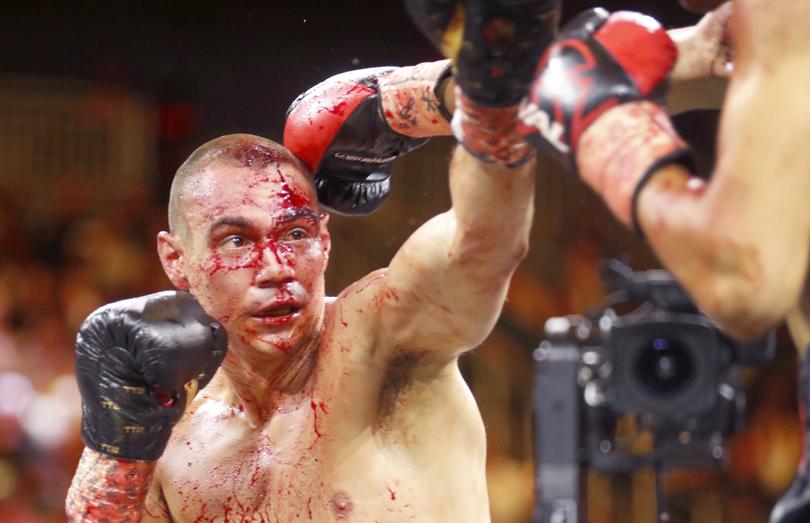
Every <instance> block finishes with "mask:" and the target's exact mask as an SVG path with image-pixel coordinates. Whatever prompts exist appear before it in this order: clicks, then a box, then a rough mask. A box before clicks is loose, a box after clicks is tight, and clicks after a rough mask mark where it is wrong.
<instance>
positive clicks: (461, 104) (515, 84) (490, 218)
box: [382, 1, 557, 360]
mask: <svg viewBox="0 0 810 523" xmlns="http://www.w3.org/2000/svg"><path fill="white" fill-rule="evenodd" d="M438 3H439V2H430V1H427V2H425V1H413V2H408V3H407V5H408V6H409V8H410V11H411V15H412V17H413V18H414V20H415V21H416V22H417V24H418V25H420V27H421V28H422V29H423V31H424V32H425V33H426V34H427V35H428V37H430V38H431V40H433V41H434V43H436V44H437V46H439V47H440V48H442V49H443V51H444V52H445V53H446V54H447V55H448V56H451V57H452V58H453V61H454V64H455V68H456V71H455V81H456V83H457V85H458V87H457V88H456V92H455V95H456V96H455V101H456V112H455V115H454V118H453V131H454V134H455V136H456V138H457V139H458V140H459V142H460V144H461V145H460V146H459V147H457V148H456V150H455V151H454V154H453V158H452V161H451V163H450V172H449V175H450V195H451V198H452V208H451V209H450V210H449V211H447V212H446V213H444V214H441V215H439V216H437V217H435V218H433V219H432V220H430V221H428V222H427V223H426V224H425V225H423V226H422V227H421V228H419V229H418V230H417V231H416V232H415V233H414V234H413V235H412V236H411V238H409V239H408V241H407V242H406V243H405V244H404V245H403V246H402V248H401V249H400V251H399V252H398V253H397V254H396V256H395V257H394V259H393V260H392V262H391V265H390V267H389V271H388V280H387V290H388V296H393V299H387V300H386V301H385V307H386V308H385V309H384V310H383V315H382V318H383V321H384V322H385V324H384V325H385V332H386V333H387V335H388V336H391V337H393V339H392V340H391V344H392V345H394V346H397V347H400V348H403V349H412V350H418V351H421V352H424V353H427V354H432V355H435V356H436V357H438V358H439V359H445V360H450V359H452V358H455V357H456V356H457V355H458V354H459V353H461V352H463V351H465V350H469V349H472V348H474V347H476V346H477V345H478V344H480V343H481V342H482V341H483V339H484V337H485V336H487V335H488V334H489V333H490V331H491V330H492V328H493V326H494V324H495V321H496V320H497V318H498V316H499V314H500V311H501V308H502V306H503V303H504V300H505V297H506V292H507V289H508V286H509V281H510V278H511V276H512V273H513V271H514V270H515V268H516V267H517V265H518V263H519V262H520V261H521V260H522V259H523V257H524V256H525V254H526V252H527V249H528V237H529V230H530V227H531V222H532V213H533V198H534V161H533V160H531V161H530V158H531V157H532V156H533V152H532V151H531V149H530V148H529V146H528V144H527V143H526V142H525V140H524V139H523V136H522V135H521V133H520V132H519V125H518V119H517V115H518V110H519V103H520V101H521V99H522V98H523V97H524V96H525V93H526V90H527V88H528V84H529V82H530V81H531V75H532V70H533V68H534V64H536V62H537V61H538V60H539V55H540V54H541V53H542V51H543V50H544V49H545V47H546V45H547V43H548V42H549V41H550V39H551V38H552V36H553V33H554V30H555V24H556V17H557V12H556V8H557V6H556V3H555V2H549V1H537V2H522V4H521V5H520V6H519V7H516V6H514V5H510V4H509V3H508V2H491V3H489V4H487V3H486V2H468V3H465V4H464V5H465V8H466V11H464V20H463V22H458V24H457V26H455V28H454V27H453V24H448V26H443V25H442V24H441V23H439V22H437V21H441V20H449V19H451V17H450V16H449V14H448V13H446V12H443V11H441V9H439V8H437V7H436V4H438ZM459 4H460V3H459ZM454 7H457V6H454ZM457 14H458V12H456V15H457ZM498 24H503V25H500V26H499V25H498ZM505 26H508V27H505ZM493 27H500V28H501V29H503V30H504V33H503V34H502V35H499V36H497V37H493V35H491V34H489V33H487V31H491V30H494V29H493ZM507 34H509V36H506V35H507ZM454 37H455V38H454ZM498 38H501V39H500V40H499V39H498ZM454 40H455V41H457V42H459V43H460V46H459V48H458V49H452V48H449V47H448V45H447V42H452V41H454ZM527 42H531V45H528V44H527ZM442 46H444V47H442ZM459 49H460V50H461V51H459Z"/></svg>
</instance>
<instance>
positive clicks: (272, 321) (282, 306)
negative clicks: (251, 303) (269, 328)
mask: <svg viewBox="0 0 810 523" xmlns="http://www.w3.org/2000/svg"><path fill="white" fill-rule="evenodd" d="M301 308H302V307H301V306H300V305H297V304H293V303H276V304H273V305H269V306H267V307H262V308H261V309H259V310H257V311H255V312H254V313H253V314H252V315H251V317H252V318H253V319H255V320H256V321H259V322H260V323H262V324H265V325H284V324H285V323H287V322H289V321H291V320H292V319H293V318H295V317H296V315H298V313H299V312H300V311H301Z"/></svg>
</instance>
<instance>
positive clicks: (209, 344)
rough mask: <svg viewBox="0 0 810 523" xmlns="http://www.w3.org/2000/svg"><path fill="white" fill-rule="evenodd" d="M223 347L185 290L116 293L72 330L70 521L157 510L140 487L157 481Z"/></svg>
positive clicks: (160, 515)
mask: <svg viewBox="0 0 810 523" xmlns="http://www.w3.org/2000/svg"><path fill="white" fill-rule="evenodd" d="M226 349H227V339H226V336H225V331H224V329H222V328H221V327H220V326H219V325H218V324H216V322H214V321H213V320H212V319H211V318H210V317H209V316H208V315H207V314H205V312H204V311H203V310H202V308H201V307H200V306H199V304H198V303H197V301H196V300H195V299H194V298H193V297H192V296H191V295H190V294H188V293H185V292H164V293H157V294H152V295H149V296H144V297H141V298H134V299H131V300H125V301H121V302H116V303H113V304H110V305H106V306H105V307H102V308H100V309H98V310H97V311H95V312H94V313H92V314H91V315H90V316H88V318H87V319H86V320H85V321H84V323H83V324H82V326H81V328H80V329H79V334H78V336H77V339H76V376H77V381H78V383H79V390H80V392H81V395H82V440H83V441H84V444H85V451H84V453H83V454H82V458H81V461H80V462H79V466H78V468H77V470H76V474H75V476H74V478H73V482H72V483H71V486H70V490H69V491H68V496H67V499H66V502H65V509H66V512H67V515H68V520H69V521H105V522H115V521H122V522H123V521H140V520H141V519H142V518H144V517H150V518H152V519H153V520H155V519H156V520H158V521H160V520H162V519H165V512H164V511H163V510H162V509H161V507H160V506H159V504H156V503H155V500H154V499H150V498H149V497H148V494H149V492H150V489H152V491H153V492H154V489H155V488H159V487H158V486H157V485H155V484H154V479H153V478H154V473H155V464H156V460H157V459H158V458H159V457H160V455H161V454H162V452H163V449H164V448H165V446H166V443H167V441H168V439H169V436H170V435H171V430H172V427H173V425H174V424H175V423H176V422H177V421H178V420H179V419H180V417H181V416H182V414H183V412H184V410H185V406H186V403H187V401H188V400H190V399H191V398H192V397H193V396H194V394H196V392H197V389H198V387H199V388H202V387H204V386H205V385H206V384H207V383H208V381H209V380H210V379H211V377H212V376H213V374H214V372H215V371H216V369H217V367H218V366H219V363H220V362H221V361H222V358H223V357H224V356H225V351H226ZM153 497H154V496H153ZM147 502H148V503H147Z"/></svg>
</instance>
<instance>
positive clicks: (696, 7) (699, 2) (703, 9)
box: [681, 0, 726, 13]
mask: <svg viewBox="0 0 810 523" xmlns="http://www.w3.org/2000/svg"><path fill="white" fill-rule="evenodd" d="M725 1H726V0H681V5H682V6H683V7H684V8H685V9H687V10H689V11H692V12H693V13H708V12H709V11H711V10H713V9H715V8H717V7H719V6H720V4H722V3H723V2H725Z"/></svg>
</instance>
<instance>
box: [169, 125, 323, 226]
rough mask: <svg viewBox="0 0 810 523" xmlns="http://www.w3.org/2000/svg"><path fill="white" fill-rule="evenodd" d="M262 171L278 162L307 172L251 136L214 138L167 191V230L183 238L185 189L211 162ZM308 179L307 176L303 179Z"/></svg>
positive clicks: (269, 143)
mask: <svg viewBox="0 0 810 523" xmlns="http://www.w3.org/2000/svg"><path fill="white" fill-rule="evenodd" d="M219 162H223V163H224V164H226V165H233V166H237V167H248V168H251V169H257V170H261V169H264V168H267V167H269V166H271V165H278V164H280V163H287V164H291V165H293V166H295V167H297V168H298V170H300V172H301V174H302V175H306V173H307V169H306V167H304V164H302V163H301V162H300V161H299V160H298V159H297V158H296V157H295V156H294V155H293V154H292V153H291V152H290V151H288V150H287V149H285V148H284V146H282V145H280V144H278V143H276V142H274V141H272V140H268V139H267V138H262V137H261V136H254V135H252V134H228V135H225V136H220V137H219V138H214V139H213V140H211V141H209V142H207V143H204V144H203V145H201V146H200V147H198V148H197V150H195V151H194V152H193V153H191V156H189V157H188V159H187V160H186V161H185V162H183V165H181V166H180V168H179V169H177V172H176V173H175V175H174V179H173V180H172V187H171V191H170V192H169V231H170V232H171V233H172V234H176V235H178V236H180V237H181V238H185V237H186V236H187V232H188V225H187V220H186V215H185V210H186V209H185V201H186V199H187V197H188V194H187V192H188V187H189V185H190V182H191V181H193V180H194V179H195V178H196V177H197V176H198V175H199V174H200V173H202V172H203V171H204V170H205V169H206V168H207V167H209V166H210V165H212V164H214V163H219ZM305 178H306V179H307V180H309V179H310V178H309V176H305Z"/></svg>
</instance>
